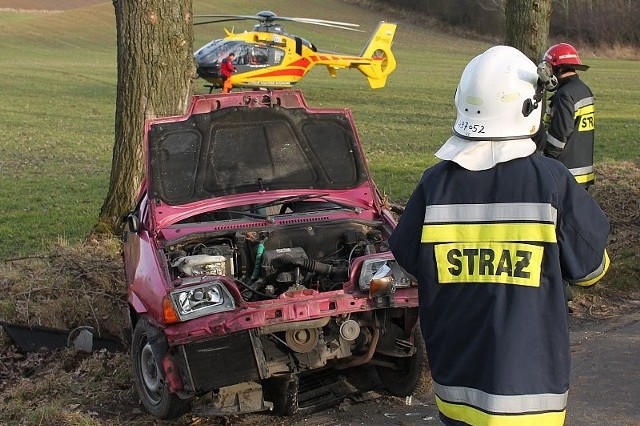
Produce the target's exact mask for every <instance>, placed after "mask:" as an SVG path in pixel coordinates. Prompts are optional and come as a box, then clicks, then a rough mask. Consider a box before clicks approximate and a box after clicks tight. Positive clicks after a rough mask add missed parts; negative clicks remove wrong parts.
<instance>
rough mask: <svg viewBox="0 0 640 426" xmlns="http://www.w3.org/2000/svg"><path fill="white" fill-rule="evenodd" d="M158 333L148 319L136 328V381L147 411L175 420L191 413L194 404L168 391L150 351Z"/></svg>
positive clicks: (143, 319) (133, 352)
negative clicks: (154, 337) (153, 339)
mask: <svg viewBox="0 0 640 426" xmlns="http://www.w3.org/2000/svg"><path fill="white" fill-rule="evenodd" d="M158 332H159V331H158V330H157V329H156V328H155V327H153V326H152V325H151V324H149V321H148V320H147V319H145V318H141V319H140V320H139V321H138V323H137V324H136V327H135V330H134V331H133V339H132V342H131V358H132V361H133V377H134V382H135V386H136V390H137V391H138V396H139V397H140V401H141V402H142V405H143V406H144V408H145V409H146V410H147V411H148V412H149V413H151V414H153V415H154V416H156V417H159V418H161V419H173V418H176V417H180V416H181V415H183V414H185V413H187V412H188V411H189V410H190V408H191V400H190V399H187V400H184V399H180V398H179V397H178V395H176V394H175V393H172V392H170V391H169V387H168V386H167V385H166V383H165V380H164V375H163V373H162V369H161V368H160V364H159V362H158V360H156V358H155V356H154V354H153V350H152V347H151V341H152V338H153V336H156V335H157V334H158Z"/></svg>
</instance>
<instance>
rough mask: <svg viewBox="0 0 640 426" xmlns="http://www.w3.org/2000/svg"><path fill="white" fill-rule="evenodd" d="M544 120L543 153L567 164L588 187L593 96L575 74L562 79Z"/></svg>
mask: <svg viewBox="0 0 640 426" xmlns="http://www.w3.org/2000/svg"><path fill="white" fill-rule="evenodd" d="M544 121H545V124H546V125H547V144H546V146H545V149H544V153H545V155H547V156H548V157H553V158H555V159H557V160H559V161H560V162H562V163H563V164H564V165H565V166H567V168H568V169H569V170H570V171H571V174H572V175H573V176H574V177H575V179H576V181H578V183H580V184H583V185H584V186H587V187H588V186H590V185H591V184H593V182H594V181H595V174H594V170H593V145H594V132H595V106H594V97H593V94H592V93H591V90H590V89H589V87H587V85H586V84H584V82H582V80H580V77H579V76H578V75H577V74H576V75H573V76H570V77H567V78H566V79H563V80H561V82H560V87H559V88H558V90H557V91H556V92H555V94H554V95H553V96H552V97H551V98H550V99H549V108H548V109H547V112H546V113H545V118H544Z"/></svg>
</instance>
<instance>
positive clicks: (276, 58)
mask: <svg viewBox="0 0 640 426" xmlns="http://www.w3.org/2000/svg"><path fill="white" fill-rule="evenodd" d="M269 50H270V51H271V54H272V55H273V59H271V62H272V63H273V65H279V64H280V63H281V62H282V60H283V59H284V50H280V49H275V48H271V49H269Z"/></svg>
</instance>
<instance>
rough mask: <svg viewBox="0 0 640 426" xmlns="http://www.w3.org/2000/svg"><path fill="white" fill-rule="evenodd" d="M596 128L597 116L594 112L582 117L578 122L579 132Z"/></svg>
mask: <svg viewBox="0 0 640 426" xmlns="http://www.w3.org/2000/svg"><path fill="white" fill-rule="evenodd" d="M595 128H596V123H595V118H594V116H593V113H591V114H586V115H583V116H581V117H580V121H579V122H578V131H579V132H588V131H591V130H593V129H595Z"/></svg>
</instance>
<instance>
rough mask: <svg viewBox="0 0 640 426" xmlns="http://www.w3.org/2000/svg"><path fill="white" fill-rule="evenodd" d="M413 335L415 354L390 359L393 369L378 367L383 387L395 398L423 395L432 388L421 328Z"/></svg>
mask: <svg viewBox="0 0 640 426" xmlns="http://www.w3.org/2000/svg"><path fill="white" fill-rule="evenodd" d="M413 333H414V334H413V337H414V344H415V346H416V353H415V354H413V355H412V356H410V357H388V358H387V360H388V361H391V362H392V363H393V364H394V366H393V367H386V366H382V365H376V371H377V373H378V377H379V378H380V382H381V383H382V386H384V388H385V389H386V390H387V392H389V393H390V394H391V395H394V396H400V397H405V396H409V395H413V394H423V393H426V392H427V391H428V390H429V388H430V380H429V375H428V374H427V373H428V370H429V367H428V364H427V353H426V349H425V344H424V338H423V337H422V333H421V332H420V327H419V326H416V327H415V329H414V332H413Z"/></svg>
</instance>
